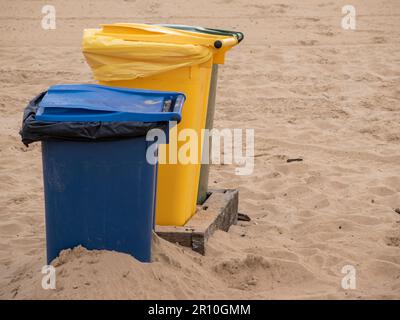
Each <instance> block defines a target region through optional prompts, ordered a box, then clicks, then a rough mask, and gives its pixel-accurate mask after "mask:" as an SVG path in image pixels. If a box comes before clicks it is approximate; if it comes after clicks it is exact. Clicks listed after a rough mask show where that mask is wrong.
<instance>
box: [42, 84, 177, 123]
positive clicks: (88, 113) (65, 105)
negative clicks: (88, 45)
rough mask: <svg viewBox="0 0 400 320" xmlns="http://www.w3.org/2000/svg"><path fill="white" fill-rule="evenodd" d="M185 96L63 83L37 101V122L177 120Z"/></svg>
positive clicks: (53, 87) (173, 93)
mask: <svg viewBox="0 0 400 320" xmlns="http://www.w3.org/2000/svg"><path fill="white" fill-rule="evenodd" d="M184 101H185V95H184V94H182V93H178V92H164V91H152V90H141V89H127V88H115V87H108V86H103V85H96V84H65V85H55V86H52V87H50V88H49V90H48V91H47V93H46V95H45V96H44V97H43V99H42V100H41V102H40V103H39V109H38V111H37V113H36V120H38V121H52V122H53V121H56V122H57V121H58V122H60V121H61V122H75V121H79V122H82V121H83V122H88V121H108V122H110V121H115V122H123V121H137V122H164V121H177V122H179V121H180V120H181V115H182V107H183V104H184Z"/></svg>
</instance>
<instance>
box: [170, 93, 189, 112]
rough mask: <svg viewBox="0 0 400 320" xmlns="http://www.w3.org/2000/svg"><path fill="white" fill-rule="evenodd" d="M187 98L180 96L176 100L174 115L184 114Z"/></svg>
mask: <svg viewBox="0 0 400 320" xmlns="http://www.w3.org/2000/svg"><path fill="white" fill-rule="evenodd" d="M185 100H186V97H185V96H184V95H183V94H180V95H178V96H177V97H176V99H175V104H174V108H173V112H174V113H178V114H182V108H183V104H184V103H185Z"/></svg>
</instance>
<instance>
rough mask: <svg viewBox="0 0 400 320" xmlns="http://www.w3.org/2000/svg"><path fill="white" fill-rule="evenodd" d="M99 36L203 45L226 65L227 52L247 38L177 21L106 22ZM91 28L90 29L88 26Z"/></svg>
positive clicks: (98, 32) (217, 59)
mask: <svg viewBox="0 0 400 320" xmlns="http://www.w3.org/2000/svg"><path fill="white" fill-rule="evenodd" d="M101 27H102V28H101V29H100V30H93V29H91V30H92V32H93V33H95V34H96V35H101V36H108V37H112V38H116V39H123V40H127V41H143V42H159V43H175V44H192V45H201V46H205V47H209V48H212V49H213V55H214V63H217V64H223V63H224V61H225V54H226V52H227V51H228V50H230V49H231V48H232V47H233V46H235V45H237V44H238V43H239V42H240V41H242V39H243V33H241V32H235V31H228V30H220V29H211V28H202V27H194V26H185V25H174V24H169V25H168V24H143V23H112V24H102V25H101ZM88 30H89V29H88Z"/></svg>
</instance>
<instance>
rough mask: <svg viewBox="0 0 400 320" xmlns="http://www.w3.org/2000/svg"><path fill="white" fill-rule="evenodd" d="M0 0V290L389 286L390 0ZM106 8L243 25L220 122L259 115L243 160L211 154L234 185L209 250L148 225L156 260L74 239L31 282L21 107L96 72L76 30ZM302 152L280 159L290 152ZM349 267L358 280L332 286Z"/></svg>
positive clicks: (394, 94)
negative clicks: (51, 9)
mask: <svg viewBox="0 0 400 320" xmlns="http://www.w3.org/2000/svg"><path fill="white" fill-rule="evenodd" d="M45 4H47V2H46V1H28V0H20V1H6V0H1V1H0V20H1V22H2V23H1V24H0V34H1V38H0V43H1V46H0V57H1V65H0V75H1V76H0V84H1V86H0V114H1V117H0V191H1V192H0V299H62V298H66V299H150V298H153V299H235V298H236V299H247V298H254V299H278V298H283V299H301V298H305V299H329V298H332V299H358V298H361V299H367V298H370V299H383V298H389V299H399V298H400V214H399V213H396V212H395V209H396V208H399V207H400V130H399V123H400V50H399V49H400V42H399V41H400V2H399V1H397V0H386V1H384V0H383V1H378V0H376V1H372V0H362V1H361V0H353V1H351V4H352V5H353V6H354V7H355V8H356V10H357V29H356V30H355V31H352V30H343V29H342V28H341V18H342V13H341V8H342V6H343V5H345V4H347V3H346V2H343V1H330V0H305V1H295V0H288V1H284V0H274V1H265V0H264V1H261V0H255V1H244V0H239V1H232V0H216V1H210V2H207V4H204V3H203V2H201V1H193V0H192V1H186V0H179V1H178V0H175V1H171V2H168V3H167V2H166V1H161V0H151V1H139V0H137V1H128V0H126V1H122V0H118V1H117V0H115V1H112V2H111V1H106V0H96V1H94V0H88V1H77V0H71V1H68V2H66V1H52V4H53V5H54V6H55V8H56V10H57V28H56V29H55V30H43V29H42V28H41V19H42V14H41V8H42V6H43V5H45ZM106 22H107V23H110V22H149V23H178V24H189V25H202V26H208V27H216V28H223V29H233V30H240V31H242V32H244V34H245V40H244V41H243V42H242V43H241V44H240V45H239V46H237V47H236V48H234V49H233V50H232V51H231V52H229V54H228V55H227V61H226V64H225V65H224V66H221V67H220V69H219V70H220V72H219V80H218V94H217V101H216V115H215V123H214V125H215V127H216V128H220V129H222V128H243V129H246V128H253V129H254V130H255V168H254V173H253V174H252V175H249V176H237V175H235V165H213V166H212V167H211V177H210V185H211V186H212V187H213V188H238V189H239V190H240V196H239V198H240V204H239V209H240V212H243V213H246V214H248V215H249V216H250V217H251V218H252V220H251V221H250V222H239V223H238V225H236V226H233V227H232V228H231V230H230V231H229V232H228V233H226V232H222V231H218V232H217V233H216V234H215V235H214V236H213V237H212V238H211V239H210V241H209V243H208V248H207V250H208V251H207V254H206V256H201V255H198V254H196V253H194V252H192V251H191V250H189V249H186V248H183V247H179V246H177V245H174V244H171V243H168V242H166V241H164V240H162V239H159V238H157V237H155V238H154V243H153V244H154V248H153V253H154V262H153V263H151V264H142V263H139V262H138V261H136V260H135V259H133V258H132V257H130V256H128V255H125V254H121V253H115V252H106V251H87V250H85V249H84V248H76V249H74V250H72V251H66V252H63V254H62V255H61V257H60V258H59V259H58V261H57V262H56V265H57V289H56V290H43V289H42V287H41V281H42V276H43V275H42V274H41V268H42V266H43V265H44V264H45V222H44V201H43V182H42V168H41V151H40V144H39V143H36V144H33V145H31V146H30V147H29V148H26V147H25V146H24V145H23V144H22V143H21V141H20V136H19V134H18V131H19V129H20V126H21V118H22V112H23V109H24V107H25V106H26V105H27V103H28V101H29V100H30V99H31V98H33V97H34V96H35V95H37V94H38V93H40V92H42V91H44V90H46V88H47V87H48V86H50V85H54V84H57V83H94V82H95V81H94V79H93V78H92V75H91V71H90V69H89V67H88V66H87V65H86V62H85V60H84V57H83V55H82V53H81V50H80V42H81V37H82V30H83V29H84V28H90V27H97V26H98V25H99V24H101V23H106ZM297 157H301V158H303V161H302V162H292V163H287V162H286V160H287V159H288V158H297ZM346 265H352V266H354V268H355V270H356V289H354V290H345V289H343V288H342V286H341V282H342V278H343V277H344V276H345V274H343V273H342V268H343V267H344V266H346Z"/></svg>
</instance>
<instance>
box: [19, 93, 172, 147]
mask: <svg viewBox="0 0 400 320" xmlns="http://www.w3.org/2000/svg"><path fill="white" fill-rule="evenodd" d="M46 93H47V92H42V93H41V94H39V95H38V96H37V97H35V98H34V99H33V100H32V101H31V102H29V105H28V106H27V107H26V108H25V111H24V117H23V120H22V128H21V130H20V132H19V134H20V135H21V137H22V142H23V143H24V144H25V145H26V146H28V145H29V144H30V143H32V142H35V141H43V140H50V139H62V140H73V141H107V140H119V139H124V138H133V137H140V136H145V135H146V134H147V132H148V131H149V130H151V129H154V128H161V127H163V126H165V125H166V124H165V123H163V122H146V123H144V122H100V121H94V122H44V121H37V120H36V112H37V110H38V108H39V103H40V101H41V100H42V99H43V97H44V95H45V94H46Z"/></svg>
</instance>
